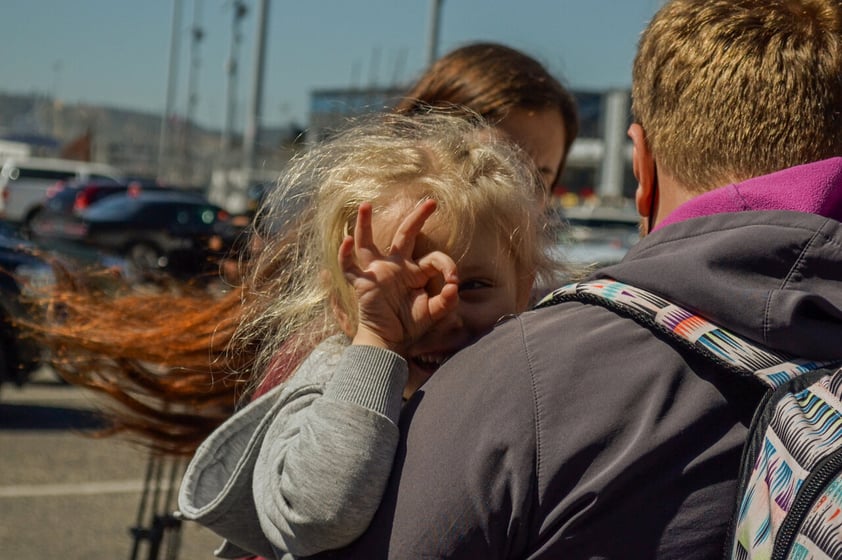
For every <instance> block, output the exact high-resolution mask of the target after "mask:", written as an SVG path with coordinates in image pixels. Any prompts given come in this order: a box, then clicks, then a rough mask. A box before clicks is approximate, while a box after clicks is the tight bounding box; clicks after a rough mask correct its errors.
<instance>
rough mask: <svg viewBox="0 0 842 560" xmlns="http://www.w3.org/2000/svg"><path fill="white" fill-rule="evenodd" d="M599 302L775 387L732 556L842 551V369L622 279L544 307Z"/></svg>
mask: <svg viewBox="0 0 842 560" xmlns="http://www.w3.org/2000/svg"><path fill="white" fill-rule="evenodd" d="M565 301H580V302H583V303H589V304H596V305H600V306H603V307H606V308H608V309H609V310H611V311H613V312H615V313H617V314H619V315H621V316H625V317H627V318H630V319H633V320H635V321H637V322H638V323H640V324H641V325H643V326H645V327H647V328H649V329H651V330H653V331H655V332H656V333H659V334H660V335H662V338H666V340H667V341H669V343H670V344H673V345H674V346H676V347H679V348H684V349H689V350H690V351H692V352H695V353H696V354H699V355H702V356H704V357H705V358H707V359H709V360H710V361H712V362H714V363H715V364H716V365H717V366H718V367H722V368H725V369H726V370H728V371H730V372H732V373H733V374H735V375H740V376H750V377H751V378H753V379H755V380H757V382H758V383H762V384H764V385H765V386H766V387H767V388H768V389H767V391H766V393H765V394H764V397H763V399H762V400H761V402H760V404H759V405H758V407H757V409H756V410H755V413H754V416H753V419H752V422H751V426H750V428H749V433H748V437H747V439H746V444H745V447H744V448H743V454H742V460H741V464H740V473H739V479H738V487H737V502H736V504H735V507H734V514H733V516H732V519H731V525H730V530H729V534H728V539H727V541H726V544H725V546H726V550H725V558H732V559H739V560H743V559H763V560H767V559H773V560H774V559H784V558H787V559H799V560H801V559H820V558H821V559H825V558H834V559H842V369H840V368H839V367H838V366H839V365H840V364H839V363H838V362H836V363H830V362H817V361H811V360H803V359H799V358H794V357H792V356H788V355H786V354H783V353H780V352H775V351H771V350H768V349H765V348H762V347H760V346H758V345H756V344H755V343H753V342H749V341H748V340H745V339H743V338H741V337H739V336H737V335H736V334H734V333H732V332H729V331H727V330H726V329H723V328H721V327H719V326H717V325H714V324H713V323H710V322H709V321H707V320H706V319H703V318H702V317H700V316H699V315H697V314H695V313H693V312H691V311H688V310H686V309H683V308H682V307H680V306H678V305H676V304H674V303H671V302H669V301H667V300H666V299H664V298H662V297H660V296H657V295H655V294H652V293H650V292H647V291H645V290H642V289H640V288H636V287H633V286H629V285H627V284H623V283H621V282H617V281H615V280H612V279H600V280H592V281H589V282H581V283H578V284H570V285H567V286H563V287H561V288H559V289H557V290H555V291H554V292H552V293H550V294H548V295H547V296H546V297H545V298H543V299H542V300H541V301H540V302H539V303H538V304H537V305H536V308H541V307H547V306H550V305H554V304H557V303H561V302H565Z"/></svg>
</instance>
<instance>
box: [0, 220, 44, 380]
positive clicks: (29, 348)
mask: <svg viewBox="0 0 842 560" xmlns="http://www.w3.org/2000/svg"><path fill="white" fill-rule="evenodd" d="M53 281H54V276H53V271H52V268H51V266H50V264H49V263H48V262H47V261H46V260H45V259H43V258H41V257H39V256H38V255H37V252H36V251H35V246H34V245H33V244H32V243H31V242H29V241H27V240H25V239H23V238H22V237H20V235H19V233H18V230H17V228H15V227H13V226H12V225H11V224H9V223H8V222H3V221H0V383H9V382H11V383H14V384H16V385H21V384H23V383H24V382H25V381H26V379H27V378H28V377H29V374H30V373H31V372H32V371H34V370H35V369H36V368H37V367H38V366H39V364H40V363H41V349H40V347H39V346H38V345H37V344H36V343H35V342H34V340H33V339H31V338H29V337H27V336H24V335H22V333H21V331H20V329H19V328H18V326H17V325H16V323H15V322H16V321H18V320H22V319H29V318H31V315H30V309H29V308H28V306H27V305H26V304H25V302H24V301H23V300H22V299H21V295H25V294H26V293H27V292H28V290H32V289H34V288H38V287H44V286H45V285H48V284H52V283H53Z"/></svg>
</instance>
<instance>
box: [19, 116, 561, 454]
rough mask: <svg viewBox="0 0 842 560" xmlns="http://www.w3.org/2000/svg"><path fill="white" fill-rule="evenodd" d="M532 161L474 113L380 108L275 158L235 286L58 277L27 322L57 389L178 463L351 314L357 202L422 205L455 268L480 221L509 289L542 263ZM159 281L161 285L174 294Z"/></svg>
mask: <svg viewBox="0 0 842 560" xmlns="http://www.w3.org/2000/svg"><path fill="white" fill-rule="evenodd" d="M537 196H543V189H542V188H541V181H540V178H539V176H538V174H537V172H536V171H534V170H533V164H532V163H531V160H529V159H528V158H527V157H526V156H525V155H524V154H522V153H521V152H520V151H519V149H518V148H516V147H514V146H513V145H511V144H509V143H508V142H507V141H506V140H503V139H501V138H499V137H498V136H497V135H496V134H495V133H494V131H493V130H492V129H491V128H489V127H488V125H486V124H484V123H483V122H482V121H481V119H480V118H479V117H476V116H475V115H468V116H466V115H465V114H463V113H459V114H455V115H449V114H443V113H440V112H431V113H429V114H422V115H415V116H412V117H407V116H397V115H385V116H384V115H381V116H378V117H374V118H372V119H369V120H366V121H364V122H360V123H357V124H356V126H354V127H352V128H349V129H347V130H346V131H345V132H342V133H341V134H339V135H337V136H336V137H334V138H332V139H330V140H328V141H326V142H324V143H322V144H319V145H317V146H313V147H312V148H311V149H309V150H308V151H307V153H305V154H303V155H301V156H300V157H299V158H297V159H296V160H294V161H293V162H291V164H290V166H289V168H288V169H287V170H286V171H285V173H284V174H283V177H282V178H281V179H280V181H279V183H278V184H277V185H276V188H274V189H273V190H272V192H271V193H270V194H269V195H268V199H267V201H266V203H265V204H264V206H263V207H262V209H261V210H260V211H259V213H258V215H257V217H256V219H255V221H254V224H255V226H254V229H253V231H252V232H251V237H250V243H248V244H247V246H248V247H250V248H251V251H252V253H251V254H250V255H249V258H248V259H244V260H243V262H242V267H243V271H244V274H243V277H242V282H241V284H239V285H237V286H235V287H232V289H230V290H229V291H227V292H226V293H224V294H222V295H220V296H219V297H211V296H210V295H209V294H208V293H207V292H206V291H191V290H189V289H174V290H163V291H156V292H148V291H142V292H138V291H137V290H129V291H128V292H122V291H118V292H117V293H116V294H115V293H113V292H112V291H111V288H107V289H105V290H104V291H103V290H99V289H91V288H90V287H89V286H90V283H89V282H84V281H83V280H84V278H80V277H79V275H78V274H74V273H71V272H69V271H68V272H67V274H66V275H63V276H60V279H62V281H61V282H60V285H59V287H57V289H56V290H54V291H53V292H52V295H50V296H47V297H45V300H46V301H45V302H43V303H44V304H45V306H46V307H47V308H49V309H53V310H56V311H57V313H54V315H55V314H57V315H59V316H60V317H61V318H62V319H63V320H61V321H45V322H40V323H34V324H30V325H29V326H30V327H31V328H32V332H33V333H34V334H35V335H36V336H37V337H38V338H39V339H40V340H42V341H43V342H44V343H45V345H46V346H48V347H49V348H50V349H51V364H52V365H53V367H54V368H55V369H56V371H58V372H60V373H61V375H62V376H63V377H64V378H65V379H67V380H68V381H70V382H71V383H73V384H75V385H78V386H82V387H86V388H89V389H92V390H94V391H96V392H98V393H101V394H103V395H105V396H106V399H104V401H103V403H104V404H103V408H104V410H105V413H106V418H107V420H108V421H109V430H108V431H105V432H102V435H108V434H111V433H120V434H123V435H126V436H128V437H129V438H131V439H133V440H135V441H137V442H139V443H142V444H144V445H146V446H148V447H150V448H151V449H153V450H155V451H156V452H159V453H167V454H177V455H190V454H192V453H193V452H194V451H195V450H196V447H197V446H198V445H199V444H200V443H201V442H202V441H203V440H204V439H205V438H206V437H207V436H208V434H209V433H210V432H211V431H212V430H213V429H214V428H216V427H217V426H218V425H219V424H221V423H222V422H223V421H224V420H226V419H227V418H229V417H230V415H231V414H232V413H233V411H234V409H235V407H236V405H237V402H238V401H241V400H242V399H244V398H251V397H253V396H254V395H255V394H259V393H260V392H262V391H264V390H267V389H268V388H270V387H272V386H274V385H276V384H277V383H279V382H281V381H283V380H284V379H285V378H286V377H288V376H289V375H290V374H291V373H292V372H293V371H294V370H295V368H296V367H297V365H298V364H299V363H300V361H301V360H302V359H303V358H304V357H305V356H306V355H307V353H308V352H309V351H310V350H312V348H313V347H314V346H315V345H316V344H318V343H319V342H321V341H322V340H323V339H324V338H326V337H327V336H330V335H332V334H334V333H338V332H340V328H339V325H338V322H337V319H336V317H335V314H334V312H333V306H334V305H336V306H338V307H339V308H340V309H341V310H342V311H343V312H345V313H346V314H348V315H349V316H350V317H352V318H353V317H354V316H355V308H356V305H355V303H354V298H353V294H352V292H351V291H350V289H349V287H348V286H347V284H346V282H345V280H344V278H343V277H342V275H341V272H340V271H339V269H338V261H337V253H338V248H339V244H340V243H341V241H342V239H343V237H344V236H345V234H346V233H347V232H351V231H353V226H354V220H355V217H356V212H357V208H358V206H359V204H360V203H361V202H366V201H368V202H371V203H372V204H373V206H374V209H375V211H383V210H384V209H385V208H387V207H388V206H389V203H390V202H391V201H393V200H396V199H397V200H400V201H401V202H412V201H413V199H414V200H421V199H422V198H427V197H430V198H434V199H436V200H437V201H438V209H437V211H436V214H435V215H434V217H433V220H436V222H435V225H439V224H441V225H443V226H445V227H449V228H452V229H451V230H450V239H449V242H448V243H447V245H448V246H447V247H444V248H443V249H445V250H446V251H449V252H450V253H451V255H452V256H453V257H454V258H455V259H456V260H457V261H458V258H459V256H460V255H461V252H462V251H464V250H465V249H466V245H465V244H466V243H470V240H471V238H472V233H473V231H474V228H475V227H477V226H478V225H480V224H481V225H482V226H483V229H484V230H485V229H487V228H494V229H495V230H496V231H498V232H499V233H500V239H501V241H503V242H504V244H505V246H506V248H507V249H508V250H509V251H510V252H511V254H512V255H513V257H514V258H515V262H516V264H517V266H518V269H519V270H520V271H522V280H523V281H524V282H528V281H530V280H531V279H532V278H533V275H534V277H535V278H537V279H538V280H542V279H543V280H544V281H545V282H546V279H547V277H548V276H549V275H551V274H552V273H553V272H554V271H555V270H557V267H556V266H555V263H553V262H551V261H550V260H549V257H548V256H547V255H548V252H547V251H546V243H547V242H548V241H549V235H547V236H545V232H544V229H543V228H544V225H543V224H545V223H546V220H545V218H544V217H543V216H542V215H541V213H540V212H541V211H540V204H538V202H537V200H536V198H535V197H537ZM174 288H175V287H174Z"/></svg>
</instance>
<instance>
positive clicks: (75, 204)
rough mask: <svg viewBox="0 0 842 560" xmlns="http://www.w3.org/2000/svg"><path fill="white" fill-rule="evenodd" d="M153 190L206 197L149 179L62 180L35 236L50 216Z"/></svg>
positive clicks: (49, 199) (40, 214)
mask: <svg viewBox="0 0 842 560" xmlns="http://www.w3.org/2000/svg"><path fill="white" fill-rule="evenodd" d="M150 191H176V192H183V193H187V194H195V195H196V196H202V195H201V194H199V193H197V192H194V191H187V190H186V189H178V188H177V187H174V186H170V185H162V184H160V183H158V182H156V181H153V180H148V179H127V180H122V181H114V180H111V179H96V180H89V181H59V182H58V183H56V184H55V185H53V186H52V187H50V188H49V189H48V190H47V196H46V199H45V201H44V204H43V207H42V208H41V210H40V212H38V213H37V214H36V215H35V217H34V218H33V219H32V222H31V229H32V231H33V233H36V234H37V232H38V228H39V225H38V222H39V221H43V218H44V217H49V215H50V214H54V213H58V214H65V215H67V214H79V213H81V212H83V211H84V210H86V209H87V208H88V207H89V206H91V205H92V204H94V203H95V202H97V201H99V200H102V199H103V198H106V197H109V196H111V195H114V194H128V195H129V196H137V195H139V194H140V193H141V192H150ZM47 222H49V220H47Z"/></svg>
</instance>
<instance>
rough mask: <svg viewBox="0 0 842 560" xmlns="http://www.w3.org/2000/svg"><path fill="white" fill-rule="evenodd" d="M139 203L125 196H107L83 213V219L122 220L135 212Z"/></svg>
mask: <svg viewBox="0 0 842 560" xmlns="http://www.w3.org/2000/svg"><path fill="white" fill-rule="evenodd" d="M138 208H140V202H139V201H138V200H137V199H136V198H131V197H127V196H109V197H107V198H104V199H102V200H100V201H99V202H97V203H96V204H94V205H92V206H91V207H90V208H88V209H87V210H86V211H85V217H86V218H90V219H92V220H124V219H126V218H128V217H129V216H131V215H132V214H134V213H135V212H137V210H138Z"/></svg>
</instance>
